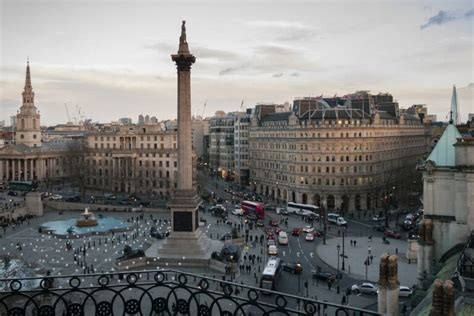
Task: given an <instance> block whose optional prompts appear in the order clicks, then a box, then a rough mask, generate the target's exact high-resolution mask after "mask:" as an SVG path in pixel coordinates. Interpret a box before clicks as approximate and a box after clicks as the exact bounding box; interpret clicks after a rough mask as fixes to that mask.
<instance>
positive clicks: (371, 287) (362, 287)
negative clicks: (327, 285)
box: [351, 282, 379, 295]
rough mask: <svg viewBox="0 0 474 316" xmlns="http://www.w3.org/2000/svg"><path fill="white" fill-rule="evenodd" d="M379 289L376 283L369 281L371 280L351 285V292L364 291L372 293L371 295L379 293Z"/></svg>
mask: <svg viewBox="0 0 474 316" xmlns="http://www.w3.org/2000/svg"><path fill="white" fill-rule="evenodd" d="M378 291H379V289H378V287H377V286H376V285H375V284H372V283H369V282H364V283H360V284H354V285H352V287H351V292H352V293H356V294H357V293H364V294H371V295H377V293H378Z"/></svg>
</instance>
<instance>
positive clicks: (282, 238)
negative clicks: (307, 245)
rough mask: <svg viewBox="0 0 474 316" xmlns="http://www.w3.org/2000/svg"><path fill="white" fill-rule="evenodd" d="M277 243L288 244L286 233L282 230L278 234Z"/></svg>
mask: <svg viewBox="0 0 474 316" xmlns="http://www.w3.org/2000/svg"><path fill="white" fill-rule="evenodd" d="M278 243H279V244H280V245H288V234H287V233H286V232H284V231H281V232H280V233H279V234H278Z"/></svg>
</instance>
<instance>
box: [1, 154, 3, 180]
mask: <svg viewBox="0 0 474 316" xmlns="http://www.w3.org/2000/svg"><path fill="white" fill-rule="evenodd" d="M2 180H3V159H0V181H2Z"/></svg>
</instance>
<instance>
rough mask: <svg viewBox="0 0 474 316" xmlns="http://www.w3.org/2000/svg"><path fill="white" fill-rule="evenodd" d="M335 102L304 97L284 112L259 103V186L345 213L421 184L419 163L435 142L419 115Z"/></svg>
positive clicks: (255, 139) (253, 175)
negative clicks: (303, 101)
mask: <svg viewBox="0 0 474 316" xmlns="http://www.w3.org/2000/svg"><path fill="white" fill-rule="evenodd" d="M330 101H331V100H327V101H325V102H324V103H318V102H314V104H315V105H317V106H313V107H312V105H311V104H309V105H308V106H307V108H305V109H304V108H302V105H301V103H298V104H297V105H298V107H296V106H294V108H293V111H290V112H282V113H276V112H275V111H271V110H269V109H267V108H265V109H259V108H258V106H257V108H256V110H255V115H254V116H253V118H252V124H251V127H250V135H249V152H250V161H251V165H250V182H251V185H252V186H253V187H254V189H255V190H256V191H257V192H258V193H260V194H264V195H266V196H269V197H273V198H275V199H278V200H280V201H295V202H299V203H308V204H315V205H321V204H322V203H325V204H326V206H327V207H328V208H329V209H339V210H341V211H343V212H344V211H353V210H365V209H370V208H374V207H380V206H382V198H384V197H387V196H389V195H390V194H393V195H394V196H393V197H392V199H393V200H400V199H404V198H405V197H406V196H407V195H408V194H409V193H410V192H413V191H415V190H417V188H416V184H417V183H418V184H420V183H421V179H420V174H418V173H417V172H416V171H415V167H416V165H417V162H418V161H419V160H420V159H424V158H425V157H426V155H427V153H428V151H429V148H430V136H429V133H428V131H427V129H426V128H425V126H424V125H423V124H422V123H421V122H420V120H419V118H416V117H414V116H411V115H409V114H400V115H398V114H397V113H398V105H397V107H395V106H392V107H391V109H392V110H391V111H380V110H378V111H377V110H375V108H373V109H372V110H370V111H369V110H367V109H366V108H365V106H364V105H362V107H361V108H360V109H359V108H356V107H355V105H354V104H352V106H351V104H350V103H349V104H347V103H348V101H347V100H346V101H345V103H344V104H340V105H338V106H333V107H331V104H328V103H330ZM336 102H338V100H336ZM385 108H386V109H387V110H389V109H390V107H389V106H388V105H386V106H385ZM362 109H365V110H364V111H366V110H367V111H369V113H366V112H364V111H363V110H362ZM390 113H391V114H390ZM392 114H393V115H392ZM397 115H398V116H397Z"/></svg>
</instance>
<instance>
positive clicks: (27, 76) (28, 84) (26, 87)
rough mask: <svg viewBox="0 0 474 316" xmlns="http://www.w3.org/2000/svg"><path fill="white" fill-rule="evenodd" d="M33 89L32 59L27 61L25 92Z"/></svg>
mask: <svg viewBox="0 0 474 316" xmlns="http://www.w3.org/2000/svg"><path fill="white" fill-rule="evenodd" d="M32 90H33V87H32V86H31V75H30V58H29V57H28V58H27V59H26V78H25V92H27V91H28V92H29V91H32Z"/></svg>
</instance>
